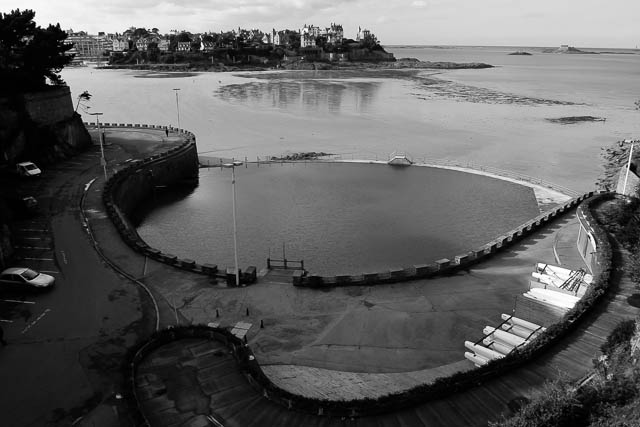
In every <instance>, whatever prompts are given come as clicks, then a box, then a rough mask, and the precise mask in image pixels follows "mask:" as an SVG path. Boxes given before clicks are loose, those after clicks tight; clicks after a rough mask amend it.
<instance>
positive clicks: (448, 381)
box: [125, 193, 613, 421]
mask: <svg viewBox="0 0 640 427" xmlns="http://www.w3.org/2000/svg"><path fill="white" fill-rule="evenodd" d="M611 197H613V196H612V195H611V193H606V194H599V195H596V196H593V197H590V198H589V199H588V200H586V201H585V203H584V204H583V209H582V210H581V212H582V213H583V215H584V217H585V218H586V219H587V220H588V221H589V222H590V223H591V224H592V225H593V230H594V239H595V241H596V243H597V244H596V246H597V248H598V254H597V262H596V263H595V264H594V271H593V272H594V281H593V284H592V286H591V287H590V288H589V290H588V291H587V293H586V294H585V295H584V296H583V297H582V298H581V300H580V301H579V302H578V304H576V306H575V307H574V308H573V309H571V310H570V311H569V312H568V313H567V314H566V315H565V316H564V317H563V318H562V320H561V321H560V322H558V323H556V324H555V325H553V326H551V327H549V328H547V330H546V331H545V332H544V333H542V334H540V335H539V336H538V337H537V338H536V339H535V340H533V341H532V342H531V343H530V344H528V345H527V346H525V347H522V348H518V349H516V350H514V351H512V352H511V353H510V354H508V355H507V356H505V357H504V358H502V359H498V360H495V361H493V362H491V363H489V364H487V365H485V366H482V367H480V368H476V369H473V370H470V371H465V372H460V373H457V374H454V375H451V376H449V377H446V378H438V379H437V380H435V381H434V382H433V383H430V384H423V385H420V386H417V387H414V388H412V389H409V390H407V391H404V392H400V393H397V394H391V395H387V396H383V397H381V398H378V399H361V400H349V401H328V400H322V399H315V398H309V397H304V396H300V395H295V394H292V393H290V392H288V391H286V390H283V389H281V388H279V387H278V386H276V385H275V384H273V382H271V380H270V379H269V378H268V377H267V376H266V375H265V374H264V372H263V371H262V369H261V368H260V365H259V363H258V361H257V360H256V358H255V356H254V354H253V352H252V351H251V349H250V348H249V346H248V345H247V344H246V342H243V341H242V340H240V339H238V338H237V337H235V336H233V335H232V334H231V333H230V332H229V331H228V330H225V329H220V328H210V327H208V326H204V325H190V326H184V327H176V328H171V329H166V330H163V331H160V332H159V333H157V334H156V335H154V336H153V337H152V338H151V339H150V340H149V341H147V342H146V343H142V344H141V345H140V346H139V347H138V348H136V349H133V351H131V352H130V353H129V354H130V357H129V360H128V363H126V364H125V366H126V369H127V372H126V378H127V381H128V383H129V384H128V390H127V398H128V399H129V401H130V402H131V403H132V409H133V410H134V415H135V416H136V417H137V418H138V419H139V420H140V421H146V420H145V417H144V414H143V412H142V411H141V409H140V407H139V402H138V400H137V395H136V383H135V378H136V372H137V366H138V365H139V364H140V363H141V362H142V361H143V360H144V358H145V357H146V356H147V355H149V354H151V353H152V352H153V351H155V350H157V349H159V348H160V347H162V346H163V345H164V344H166V343H168V342H171V341H175V340H179V339H185V338H192V337H199V338H204V339H209V340H215V341H218V342H221V343H223V344H225V345H226V346H227V347H228V348H229V350H230V351H231V354H232V355H233V356H234V357H235V359H236V360H237V361H238V369H239V370H240V371H241V372H242V373H243V374H244V375H245V377H246V378H247V381H248V382H249V383H250V384H251V386H253V388H255V389H256V390H257V391H258V392H259V393H261V394H262V395H263V397H264V398H266V399H268V400H270V401H273V402H275V403H277V404H279V405H281V406H282V407H283V410H291V409H294V410H298V411H302V412H306V413H310V414H314V415H322V416H330V417H341V418H344V417H350V418H353V417H362V416H373V415H378V414H383V413H388V412H392V411H396V410H400V409H404V408H408V407H411V406H415V405H419V404H424V403H425V402H428V401H431V400H437V399H442V398H446V397H447V396H449V395H452V394H455V393H456V392H458V391H461V390H466V389H468V388H471V387H476V386H479V385H481V384H482V383H483V382H485V381H489V380H491V379H493V378H495V377H496V376H499V375H501V374H504V373H506V372H508V371H510V370H514V369H517V368H520V367H522V366H524V365H525V364H527V363H529V362H530V361H531V360H532V359H534V358H536V357H538V356H540V355H542V354H543V353H544V352H545V351H546V350H548V349H549V348H550V347H552V346H554V345H555V344H557V343H558V342H559V341H560V340H562V339H563V338H564V337H565V336H566V335H567V334H568V333H570V332H571V331H573V330H575V329H576V328H577V327H578V326H579V324H580V322H579V320H580V319H581V318H583V317H584V315H585V314H586V313H587V312H588V311H590V310H591V309H592V308H593V307H595V305H596V304H597V303H598V302H599V301H600V299H601V298H602V297H603V296H604V295H605V293H606V291H607V289H608V287H609V279H610V274H611V269H612V268H613V266H612V264H611V262H612V261H611V260H612V249H611V245H610V243H609V241H608V236H607V234H606V232H605V231H603V230H602V228H601V227H600V226H599V225H598V224H597V221H596V220H595V218H594V217H593V214H592V212H591V210H592V209H593V207H594V206H595V205H597V204H599V203H601V202H602V201H604V200H607V199H609V198H611ZM568 204H569V205H571V202H569V203H568ZM565 210H566V207H565ZM546 215H547V214H545V216H546ZM554 216H555V215H554ZM525 228H526V227H525Z"/></svg>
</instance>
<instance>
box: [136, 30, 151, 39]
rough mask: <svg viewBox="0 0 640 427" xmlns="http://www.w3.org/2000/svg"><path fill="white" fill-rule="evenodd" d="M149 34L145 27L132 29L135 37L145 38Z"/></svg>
mask: <svg viewBox="0 0 640 427" xmlns="http://www.w3.org/2000/svg"><path fill="white" fill-rule="evenodd" d="M148 35H149V31H147V29H146V28H136V29H135V30H134V31H133V37H134V38H135V39H139V38H145V37H147V36H148Z"/></svg>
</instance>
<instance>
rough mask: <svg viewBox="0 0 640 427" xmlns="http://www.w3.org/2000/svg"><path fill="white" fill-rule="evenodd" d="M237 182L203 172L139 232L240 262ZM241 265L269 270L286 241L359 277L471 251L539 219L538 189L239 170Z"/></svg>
mask: <svg viewBox="0 0 640 427" xmlns="http://www.w3.org/2000/svg"><path fill="white" fill-rule="evenodd" d="M230 179H231V176H230V172H229V171H228V170H227V169H218V168H214V169H209V170H202V171H201V175H200V186H199V187H198V188H197V189H196V190H195V191H194V192H193V193H192V194H190V195H189V196H188V197H186V198H184V199H181V200H179V201H177V202H176V203H174V204H172V205H164V206H161V207H159V208H158V209H156V210H153V211H152V212H151V213H150V214H149V216H148V217H147V218H145V219H144V221H143V222H142V224H141V225H140V227H139V229H138V232H139V233H140V235H141V236H142V237H143V239H145V240H146V241H147V242H148V243H149V244H150V245H151V246H155V247H157V248H158V249H161V250H163V251H166V252H170V253H173V254H176V255H179V256H181V257H185V258H190V259H195V260H198V261H200V262H202V263H216V264H218V265H219V266H220V267H222V266H231V265H233V255H232V254H233V242H232V227H231V224H232V221H231V218H232V212H231V205H232V202H231V200H232V198H231V182H230ZM236 190H237V223H238V247H239V258H240V264H241V266H243V267H246V266H248V265H256V266H258V267H259V268H262V267H264V266H265V264H266V258H267V256H268V255H269V254H270V253H271V255H272V256H273V257H275V258H279V257H280V255H281V253H282V245H283V243H284V244H285V245H286V254H287V257H288V258H289V259H297V260H299V259H302V260H304V262H305V266H306V267H307V268H308V269H309V270H310V271H311V272H315V273H324V274H336V273H358V272H363V271H380V270H383V269H389V268H397V267H405V266H410V265H413V264H423V263H430V262H433V261H435V260H437V259H440V258H445V257H446V258H452V257H453V256H455V255H459V254H461V253H466V252H467V251H468V250H470V249H472V248H475V247H478V246H480V245H482V244H484V243H486V242H488V241H490V240H491V239H493V238H495V237H497V236H499V235H501V234H502V233H504V232H506V231H507V230H510V229H512V228H515V227H517V226H518V225H520V224H522V223H524V222H526V221H527V220H529V219H531V218H533V217H534V216H536V215H537V214H538V212H539V211H538V206H537V203H536V200H535V196H534V194H533V191H532V190H531V189H530V188H527V187H522V186H520V185H516V184H513V183H510V182H506V181H501V180H497V179H492V178H487V177H482V176H478V175H470V174H466V173H462V172H457V171H450V170H443V169H432V168H426V167H411V168H394V167H390V166H387V165H367V164H344V163H300V164H273V165H271V166H266V165H262V166H260V167H256V166H255V165H249V166H248V167H247V168H243V167H241V168H238V169H237V170H236Z"/></svg>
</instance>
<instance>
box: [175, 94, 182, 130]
mask: <svg viewBox="0 0 640 427" xmlns="http://www.w3.org/2000/svg"><path fill="white" fill-rule="evenodd" d="M173 90H174V91H175V93H176V111H177V112H178V129H181V128H180V104H179V103H178V91H179V90H180V89H176V88H174V89H173Z"/></svg>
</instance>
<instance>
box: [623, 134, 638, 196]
mask: <svg viewBox="0 0 640 427" xmlns="http://www.w3.org/2000/svg"><path fill="white" fill-rule="evenodd" d="M622 142H624V143H627V144H628V143H631V148H630V149H629V161H628V162H627V172H626V173H625V175H624V185H623V187H622V195H623V196H626V193H627V180H628V179H629V169H631V157H632V155H633V144H634V143H636V142H638V140H637V139H625V140H624V141H622Z"/></svg>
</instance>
